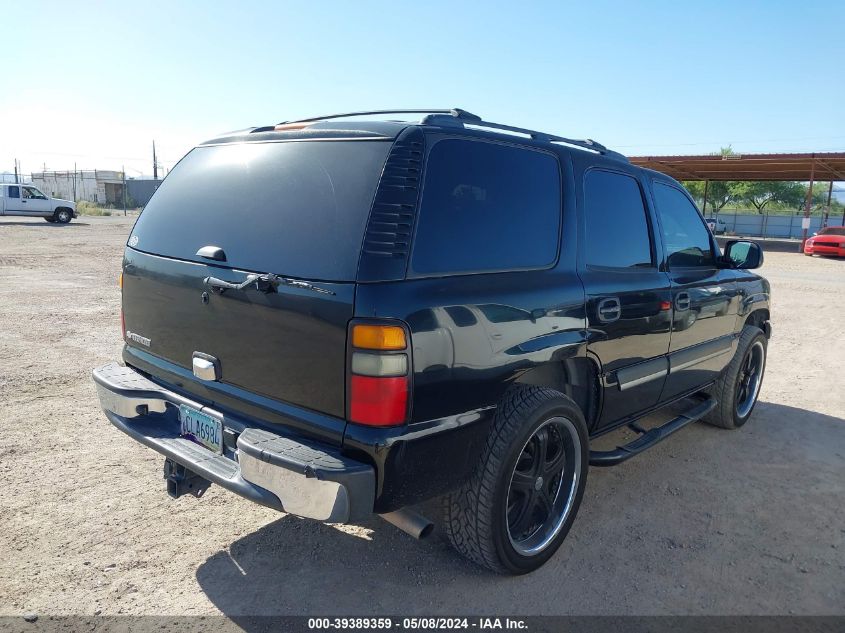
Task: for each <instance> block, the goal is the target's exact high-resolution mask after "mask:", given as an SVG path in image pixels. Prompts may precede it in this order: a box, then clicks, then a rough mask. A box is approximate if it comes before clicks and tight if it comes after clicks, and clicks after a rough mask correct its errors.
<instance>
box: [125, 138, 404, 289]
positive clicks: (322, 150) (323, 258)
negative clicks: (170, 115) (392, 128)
mask: <svg viewBox="0 0 845 633" xmlns="http://www.w3.org/2000/svg"><path fill="white" fill-rule="evenodd" d="M390 147H391V143H390V142H384V141H293V142H281V143H240V144H233V145H220V146H209V147H198V148H196V149H194V150H192V151H191V152H190V153H189V154H188V155H187V156H185V158H183V159H182V160H181V161H180V162H179V164H178V165H177V166H176V167H175V168H174V169H173V171H172V172H171V173H170V174H169V175H168V176H167V178H166V179H165V180H164V182H162V184H161V186H160V187H159V188H158V190H157V191H156V192H155V195H153V197H152V199H151V200H150V202H149V203H148V204H147V206H146V207H145V208H144V211H143V212H142V213H141V216H140V218H138V222H137V223H136V225H135V228H134V230H133V232H132V236H131V238H130V242H129V243H130V245H131V246H132V247H133V248H135V249H137V250H141V251H144V252H147V253H153V254H156V255H165V256H168V257H176V258H179V259H185V260H190V261H198V262H204V263H208V260H205V259H202V258H200V257H197V255H196V252H197V250H199V249H200V248H202V247H203V246H209V245H213V246H219V247H220V248H222V249H223V250H224V251H225V253H226V259H227V261H226V264H225V265H227V266H231V267H235V268H243V269H246V270H253V271H259V272H272V273H276V274H280V275H287V276H290V277H298V278H303V279H314V280H325V281H354V280H355V277H356V273H357V268H358V257H359V255H360V251H361V243H362V240H363V236H364V229H365V227H366V224H367V218H368V216H369V212H370V206H371V205H372V201H373V196H374V195H375V190H376V187H377V185H378V181H379V177H380V176H381V171H382V168H383V166H384V162H385V159H386V158H387V153H388V151H389V150H390Z"/></svg>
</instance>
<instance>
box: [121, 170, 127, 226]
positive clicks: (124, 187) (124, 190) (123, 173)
mask: <svg viewBox="0 0 845 633" xmlns="http://www.w3.org/2000/svg"><path fill="white" fill-rule="evenodd" d="M120 169H121V170H122V171H121V172H120V177H121V178H122V179H123V217H126V165H121V166H120Z"/></svg>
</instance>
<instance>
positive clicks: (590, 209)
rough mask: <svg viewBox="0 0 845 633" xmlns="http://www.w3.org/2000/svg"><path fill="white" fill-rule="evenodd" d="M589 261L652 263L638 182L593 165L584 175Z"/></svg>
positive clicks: (623, 265)
mask: <svg viewBox="0 0 845 633" xmlns="http://www.w3.org/2000/svg"><path fill="white" fill-rule="evenodd" d="M584 209H585V211H584V215H585V217H586V223H585V224H586V245H585V248H584V251H585V257H586V262H587V264H589V265H592V266H611V267H614V268H637V267H648V266H652V257H651V239H650V238H649V230H648V220H647V218H646V210H645V205H644V204H643V195H642V190H641V189H640V185H639V183H638V182H637V181H636V180H635V179H634V178H632V177H631V176H626V175H624V174H618V173H615V172H609V171H602V170H598V169H593V170H590V171H589V172H587V175H586V177H585V179H584Z"/></svg>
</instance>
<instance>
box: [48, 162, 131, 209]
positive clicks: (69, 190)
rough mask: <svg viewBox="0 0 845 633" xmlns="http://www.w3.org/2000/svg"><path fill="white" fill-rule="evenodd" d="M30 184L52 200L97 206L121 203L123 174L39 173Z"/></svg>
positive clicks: (94, 170) (101, 172)
mask: <svg viewBox="0 0 845 633" xmlns="http://www.w3.org/2000/svg"><path fill="white" fill-rule="evenodd" d="M32 184H33V185H35V186H36V187H38V188H39V189H40V190H41V191H42V192H44V193H46V194H47V195H49V196H53V197H54V198H64V199H65V200H73V201H75V202H79V201H80V200H87V201H89V202H96V203H97V204H120V203H122V202H123V174H122V173H121V172H119V171H102V170H100V169H93V170H83V171H77V172H73V171H42V172H37V173H33V174H32Z"/></svg>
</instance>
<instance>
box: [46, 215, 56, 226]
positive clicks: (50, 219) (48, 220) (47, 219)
mask: <svg viewBox="0 0 845 633" xmlns="http://www.w3.org/2000/svg"><path fill="white" fill-rule="evenodd" d="M44 219H45V220H46V221H47V222H49V223H50V224H53V223H55V221H56V218H54V217H52V216H50V217H49V218H44Z"/></svg>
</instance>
